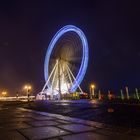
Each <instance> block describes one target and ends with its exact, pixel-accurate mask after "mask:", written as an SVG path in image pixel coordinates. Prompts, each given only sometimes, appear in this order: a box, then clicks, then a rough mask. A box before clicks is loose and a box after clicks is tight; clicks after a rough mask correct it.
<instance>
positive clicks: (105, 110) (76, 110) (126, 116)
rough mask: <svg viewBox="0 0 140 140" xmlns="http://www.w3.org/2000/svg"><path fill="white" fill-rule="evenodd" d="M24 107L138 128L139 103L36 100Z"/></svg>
mask: <svg viewBox="0 0 140 140" xmlns="http://www.w3.org/2000/svg"><path fill="white" fill-rule="evenodd" d="M24 107H26V108H28V109H32V110H37V111H43V112H49V113H54V114H61V115H64V116H69V117H74V118H80V119H84V120H90V121H96V122H102V123H106V124H110V125H115V126H124V127H131V128H140V103H139V104H132V103H125V102H121V103H119V102H115V101H113V102H98V101H97V100H92V101H89V100H82V101H81V100H75V101H67V100H62V101H61V102H57V101H36V102H33V103H31V104H30V106H24ZM112 110H113V111H112Z"/></svg>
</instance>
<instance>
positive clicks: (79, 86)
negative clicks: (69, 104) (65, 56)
mask: <svg viewBox="0 0 140 140" xmlns="http://www.w3.org/2000/svg"><path fill="white" fill-rule="evenodd" d="M67 68H68V70H69V72H70V74H71V75H72V77H73V79H74V80H75V82H77V81H76V78H75V77H74V75H73V74H72V72H71V70H70V68H69V66H68V65H67ZM78 88H79V89H80V91H81V93H83V91H82V89H81V87H80V86H79V85H78Z"/></svg>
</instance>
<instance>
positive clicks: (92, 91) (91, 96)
mask: <svg viewBox="0 0 140 140" xmlns="http://www.w3.org/2000/svg"><path fill="white" fill-rule="evenodd" d="M94 89H95V85H94V84H91V85H90V99H92V98H93V96H94Z"/></svg>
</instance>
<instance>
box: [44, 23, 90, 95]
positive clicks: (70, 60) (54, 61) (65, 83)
mask: <svg viewBox="0 0 140 140" xmlns="http://www.w3.org/2000/svg"><path fill="white" fill-rule="evenodd" d="M88 57H89V56H88V43H87V39H86V37H85V35H84V33H83V32H82V31H81V30H80V29H79V28H77V27H76V26H73V25H67V26H64V27H63V28H61V29H60V30H59V31H58V32H57V33H56V34H55V36H54V37H53V38H52V40H51V42H50V44H49V46H48V49H47V53H46V57H45V63H44V76H45V81H46V83H45V85H44V87H43V89H42V91H41V93H42V94H44V93H45V94H47V95H51V96H52V97H53V96H54V95H58V96H59V98H60V96H61V94H64V93H73V92H75V91H76V90H77V89H79V90H80V92H83V91H82V89H81V88H80V84H81V82H82V80H83V78H84V76H85V73H86V70H87V66H88Z"/></svg>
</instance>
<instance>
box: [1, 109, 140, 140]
mask: <svg viewBox="0 0 140 140" xmlns="http://www.w3.org/2000/svg"><path fill="white" fill-rule="evenodd" d="M139 132H140V129H137V130H135V129H130V128H125V127H114V126H111V125H106V124H103V123H97V122H94V121H86V120H82V119H75V118H71V117H66V116H62V115H56V114H51V113H45V112H39V111H33V110H27V109H23V108H16V107H13V106H12V107H1V108H0V140H26V139H27V140H40V139H52V140H62V139H63V140H79V139H80V140H112V139H114V140H139V139H140V133H139Z"/></svg>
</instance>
